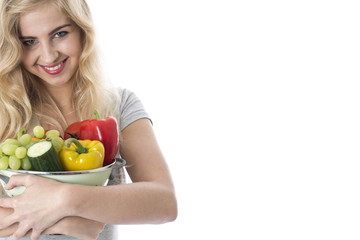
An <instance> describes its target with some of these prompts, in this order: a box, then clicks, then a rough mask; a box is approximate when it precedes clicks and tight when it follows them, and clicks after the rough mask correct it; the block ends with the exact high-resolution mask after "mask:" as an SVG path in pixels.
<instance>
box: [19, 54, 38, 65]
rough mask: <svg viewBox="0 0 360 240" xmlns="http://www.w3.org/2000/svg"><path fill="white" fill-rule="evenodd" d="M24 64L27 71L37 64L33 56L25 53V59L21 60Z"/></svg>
mask: <svg viewBox="0 0 360 240" xmlns="http://www.w3.org/2000/svg"><path fill="white" fill-rule="evenodd" d="M21 62H22V64H23V65H24V67H25V68H26V69H28V68H30V67H31V66H33V65H34V64H35V60H34V58H33V57H32V56H31V54H27V53H24V55H23V58H22V59H21Z"/></svg>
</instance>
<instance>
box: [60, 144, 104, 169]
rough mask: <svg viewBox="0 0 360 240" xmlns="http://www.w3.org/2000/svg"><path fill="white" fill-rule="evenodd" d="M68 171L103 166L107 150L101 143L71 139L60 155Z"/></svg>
mask: <svg viewBox="0 0 360 240" xmlns="http://www.w3.org/2000/svg"><path fill="white" fill-rule="evenodd" d="M59 157H60V160H61V163H62V165H63V167H64V169H65V170H66V171H80V170H88V169H94V168H99V167H102V166H103V162H104V157H105V149H104V145H103V144H102V143H101V142H100V141H96V140H95V141H91V140H77V139H75V138H69V139H67V140H66V141H65V142H64V146H63V148H62V149H61V151H60V153H59Z"/></svg>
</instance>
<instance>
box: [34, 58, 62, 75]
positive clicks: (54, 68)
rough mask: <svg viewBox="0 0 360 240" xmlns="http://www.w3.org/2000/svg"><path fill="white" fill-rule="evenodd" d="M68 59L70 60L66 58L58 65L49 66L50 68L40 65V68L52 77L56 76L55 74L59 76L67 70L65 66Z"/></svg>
mask: <svg viewBox="0 0 360 240" xmlns="http://www.w3.org/2000/svg"><path fill="white" fill-rule="evenodd" d="M68 59H69V57H67V58H65V59H64V60H63V61H61V62H60V63H58V64H53V65H48V66H44V65H39V66H40V67H41V68H42V69H44V71H45V72H46V73H48V74H50V75H55V74H59V73H60V72H61V71H62V70H63V69H64V68H65V64H66V62H67V60H68Z"/></svg>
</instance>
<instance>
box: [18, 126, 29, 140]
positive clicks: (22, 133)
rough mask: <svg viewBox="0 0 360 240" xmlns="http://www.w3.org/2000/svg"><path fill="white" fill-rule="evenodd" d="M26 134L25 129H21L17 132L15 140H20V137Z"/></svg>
mask: <svg viewBox="0 0 360 240" xmlns="http://www.w3.org/2000/svg"><path fill="white" fill-rule="evenodd" d="M26 132H27V130H26V128H21V129H20V130H19V131H18V136H17V138H18V139H19V138H21V136H22V135H24V134H25V133H26Z"/></svg>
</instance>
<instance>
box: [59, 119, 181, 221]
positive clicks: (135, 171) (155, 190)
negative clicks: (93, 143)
mask: <svg viewBox="0 0 360 240" xmlns="http://www.w3.org/2000/svg"><path fill="white" fill-rule="evenodd" d="M122 139H123V140H122V143H121V149H120V152H121V155H122V156H123V157H124V159H125V160H126V161H127V165H128V166H129V167H128V168H127V171H128V173H129V175H130V177H131V179H132V181H133V182H134V183H132V184H123V185H115V186H107V187H97V188H95V189H93V188H92V187H87V186H80V185H77V186H68V187H69V189H68V190H67V193H71V192H76V194H74V195H71V194H69V195H68V196H67V199H68V202H67V203H66V206H67V208H68V209H70V210H71V212H70V214H71V215H76V216H81V217H85V218H89V219H94V220H97V221H101V222H106V223H112V224H132V223H134V224H141V223H163V222H168V221H173V220H174V219H175V218H176V216H177V203H176V197H175V191H174V186H173V183H172V180H171V177H170V173H169V170H168V168H167V165H166V163H165V160H164V157H163V155H162V154H161V151H160V148H159V146H158V144H157V142H156V139H155V135H154V132H153V130H152V126H151V124H150V122H149V120H147V119H141V120H138V121H136V122H134V123H132V124H130V125H129V126H128V127H127V128H125V130H124V131H123V132H122ZM89 209H91V211H89Z"/></svg>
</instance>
